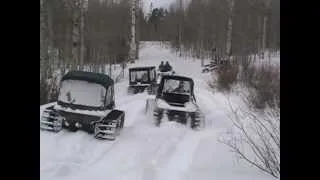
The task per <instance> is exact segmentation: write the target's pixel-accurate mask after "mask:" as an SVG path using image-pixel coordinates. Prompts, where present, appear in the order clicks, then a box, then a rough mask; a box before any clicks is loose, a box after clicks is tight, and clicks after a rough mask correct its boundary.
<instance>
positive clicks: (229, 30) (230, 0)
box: [226, 0, 235, 60]
mask: <svg viewBox="0 0 320 180" xmlns="http://www.w3.org/2000/svg"><path fill="white" fill-rule="evenodd" d="M227 2H228V7H229V14H228V26H227V38H226V39H227V40H226V56H227V57H228V60H229V59H230V58H231V53H232V52H231V51H232V25H233V21H232V20H233V10H234V4H235V0H227Z"/></svg>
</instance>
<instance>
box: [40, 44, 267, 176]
mask: <svg viewBox="0 0 320 180" xmlns="http://www.w3.org/2000/svg"><path fill="white" fill-rule="evenodd" d="M141 47H143V48H142V49H141V51H140V59H139V60H138V61H137V62H136V63H135V64H129V65H128V66H129V67H134V66H150V65H153V66H158V65H159V64H160V62H161V61H169V62H170V64H171V65H172V66H173V68H174V70H175V71H176V73H177V74H182V75H186V76H190V77H192V78H193V79H194V81H195V95H196V98H197V102H198V103H199V106H200V107H201V110H202V111H203V112H204V114H205V116H206V129H204V130H202V131H192V130H191V129H190V128H188V127H185V126H183V125H180V124H177V123H172V122H164V123H162V125H161V128H158V127H155V126H154V124H153V122H152V120H151V119H150V118H148V117H147V116H146V115H145V102H146V98H147V95H146V94H136V95H127V93H126V88H127V85H128V80H126V79H124V80H123V81H120V82H119V83H117V84H116V85H115V92H116V94H115V99H116V106H117V108H118V109H121V110H124V111H125V113H126V119H125V125H124V129H123V131H122V132H121V134H120V136H119V137H118V138H117V139H116V140H115V141H99V140H96V139H94V138H93V137H92V136H90V135H88V134H87V133H84V132H76V133H70V132H67V131H61V132H59V133H57V134H55V133H50V132H45V131H40V145H41V146H40V177H41V179H42V180H51V179H52V180H91V179H92V180H105V179H108V180H191V179H192V180H193V179H196V180H198V179H200V180H211V179H219V180H220V179H221V180H222V179H223V180H224V179H230V180H231V179H232V180H235V179H237V180H238V179H262V180H264V179H268V180H270V177H268V176H265V175H264V174H261V173H259V172H256V170H255V169H252V168H248V167H246V166H243V165H239V164H237V163H235V161H234V156H233V154H232V153H230V152H229V150H228V149H227V147H225V146H224V145H223V144H221V143H219V142H217V139H218V137H219V134H220V133H221V132H223V131H225V130H226V129H227V128H228V126H229V122H228V118H227V116H228V112H227V111H226V107H227V106H226V98H225V96H224V95H223V94H221V93H213V92H212V91H211V89H210V88H209V86H208V85H207V82H206V80H207V79H208V78H210V75H208V74H205V75H204V74H201V68H200V61H199V60H198V61H194V60H193V59H190V58H189V59H186V58H180V57H177V56H176V54H175V53H172V52H170V50H168V49H166V48H163V47H162V46H159V44H158V43H150V42H143V43H141ZM190 67H192V68H190ZM125 75H126V77H127V76H128V74H127V72H126V74H125ZM42 109H43V107H40V111H41V110H42Z"/></svg>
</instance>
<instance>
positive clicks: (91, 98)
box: [40, 71, 125, 140]
mask: <svg viewBox="0 0 320 180" xmlns="http://www.w3.org/2000/svg"><path fill="white" fill-rule="evenodd" d="M124 120H125V112H124V111H121V110H117V109H115V98H114V81H113V80H112V79H111V78H110V77H109V76H107V75H104V74H97V73H91V72H83V71H71V72H68V73H67V74H66V75H64V76H63V77H62V79H61V82H60V92H59V97H58V101H57V103H56V104H55V105H52V106H50V107H48V108H46V109H45V110H44V111H43V113H42V115H41V118H40V129H42V130H48V131H54V132H59V131H61V130H62V129H68V130H69V131H77V130H84V131H86V132H88V133H90V134H94V137H95V138H97V139H108V140H115V139H116V136H117V135H119V134H120V131H121V129H122V128H123V126H124Z"/></svg>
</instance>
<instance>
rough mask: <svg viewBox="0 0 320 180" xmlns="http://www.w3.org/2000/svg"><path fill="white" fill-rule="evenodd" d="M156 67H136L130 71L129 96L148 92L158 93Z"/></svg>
mask: <svg viewBox="0 0 320 180" xmlns="http://www.w3.org/2000/svg"><path fill="white" fill-rule="evenodd" d="M156 75H157V74H156V67H155V66H147V67H134V68H130V69H129V87H128V93H129V94H136V93H141V92H144V91H145V90H147V92H148V93H149V94H155V91H156Z"/></svg>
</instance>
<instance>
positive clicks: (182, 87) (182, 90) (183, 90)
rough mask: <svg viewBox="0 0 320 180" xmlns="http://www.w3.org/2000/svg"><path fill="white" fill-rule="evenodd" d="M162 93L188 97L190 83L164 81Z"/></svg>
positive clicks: (171, 80) (172, 80) (174, 80)
mask: <svg viewBox="0 0 320 180" xmlns="http://www.w3.org/2000/svg"><path fill="white" fill-rule="evenodd" d="M163 92H166V93H176V94H187V95H189V94H190V93H191V83H190V81H183V80H176V79H165V80H164V84H163Z"/></svg>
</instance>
